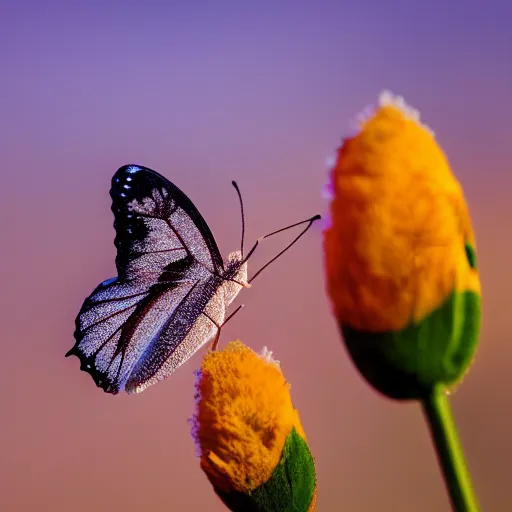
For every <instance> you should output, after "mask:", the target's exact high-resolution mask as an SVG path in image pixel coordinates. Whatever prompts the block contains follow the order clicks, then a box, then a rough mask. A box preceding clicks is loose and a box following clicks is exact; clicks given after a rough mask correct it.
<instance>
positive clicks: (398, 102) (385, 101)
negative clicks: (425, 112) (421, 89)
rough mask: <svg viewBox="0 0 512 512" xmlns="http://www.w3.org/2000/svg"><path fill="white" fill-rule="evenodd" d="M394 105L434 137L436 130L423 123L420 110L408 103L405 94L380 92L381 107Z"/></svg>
mask: <svg viewBox="0 0 512 512" xmlns="http://www.w3.org/2000/svg"><path fill="white" fill-rule="evenodd" d="M387 106H392V107H395V108H397V109H398V110H400V111H401V112H402V113H403V114H404V116H405V117H407V118H408V119H410V120H411V121H414V122H416V123H418V124H419V125H421V126H422V127H423V128H425V130H427V131H428V132H429V133H430V134H431V135H432V136H433V137H434V136H435V133H434V131H433V130H432V129H431V128H430V127H429V126H427V125H426V124H424V123H422V122H421V120H420V112H419V110H417V109H415V108H413V107H411V106H410V105H408V104H407V103H406V102H405V100H404V97H403V96H399V95H397V94H393V93H392V92H391V91H388V90H384V91H382V92H381V93H380V94H379V107H387Z"/></svg>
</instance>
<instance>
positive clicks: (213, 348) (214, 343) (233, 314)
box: [203, 304, 244, 352]
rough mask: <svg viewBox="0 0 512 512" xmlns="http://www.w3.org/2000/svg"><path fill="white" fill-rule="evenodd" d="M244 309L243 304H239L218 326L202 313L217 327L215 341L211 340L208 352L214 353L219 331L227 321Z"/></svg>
mask: <svg viewBox="0 0 512 512" xmlns="http://www.w3.org/2000/svg"><path fill="white" fill-rule="evenodd" d="M243 307H244V304H240V306H238V307H237V308H236V309H235V311H233V313H231V314H230V315H229V316H228V317H227V318H226V319H225V320H224V322H223V323H222V325H219V324H218V323H217V322H215V321H214V320H213V318H211V317H210V316H208V315H207V314H206V313H204V312H203V315H204V316H205V317H206V318H208V319H209V320H210V321H211V322H212V323H213V324H214V325H215V326H216V327H217V334H216V335H215V339H214V340H213V343H212V346H211V348H210V350H211V351H212V352H214V351H215V350H217V345H218V344H219V338H220V331H221V329H222V328H223V327H224V326H225V325H226V324H227V323H228V320H231V319H232V318H233V317H234V316H235V315H236V314H237V313H238V312H239V311H240V310H241V309H242V308H243Z"/></svg>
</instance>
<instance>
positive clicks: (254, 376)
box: [192, 341, 316, 512]
mask: <svg viewBox="0 0 512 512" xmlns="http://www.w3.org/2000/svg"><path fill="white" fill-rule="evenodd" d="M196 389H197V394H196V400H197V411H196V414H195V416H194V418H193V419H192V424H193V429H192V430H193V435H194V437H195V439H196V444H197V446H198V449H199V452H200V457H201V468H202V469H203V471H204V472H205V473H206V475H207V477H208V479H209V480H210V482H211V483H212V485H213V487H214V489H215V491H216V492H217V494H218V495H219V496H220V497H221V499H222V500H223V501H224V503H225V504H226V505H228V506H229V508H230V509H231V510H255V511H277V510H282V511H286V510H290V511H291V510H296V511H300V510H304V512H306V511H308V510H313V508H310V507H314V503H313V502H314V499H313V498H314V494H315V491H316V477H315V469H314V462H313V458H312V456H311V453H310V452H309V449H308V446H307V443H306V436H305V434H304V430H303V428H302V425H301V423H300V419H299V415H298V411H297V410H296V409H294V407H293V404H292V400H291V397H290V386H289V384H288V383H287V382H286V379H285V378H284V376H283V373H282V371H281V368H280V366H279V362H277V361H275V360H274V359H272V355H271V352H268V350H266V349H265V350H264V352H263V353H262V355H258V354H256V353H255V352H253V351H252V350H251V349H250V348H248V347H247V346H245V345H243V344H242V343H241V342H240V341H235V342H231V343H229V344H228V345H227V347H226V348H225V349H224V350H220V351H215V352H210V353H208V354H207V355H206V356H205V358H204V359H203V362H202V365H201V370H200V371H199V372H198V374H197V382H196ZM294 507H295V508H294Z"/></svg>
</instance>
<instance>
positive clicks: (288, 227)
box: [244, 215, 321, 283]
mask: <svg viewBox="0 0 512 512" xmlns="http://www.w3.org/2000/svg"><path fill="white" fill-rule="evenodd" d="M319 219H321V216H320V215H315V216H314V217H311V218H310V219H306V220H303V221H301V222H297V223H295V224H292V225H291V226H286V227H285V228H281V229H278V230H277V231H273V232H272V233H269V234H268V235H265V236H262V237H261V238H258V240H257V241H256V243H255V244H254V245H253V247H252V249H251V250H250V251H249V254H247V256H246V258H245V260H244V262H245V261H247V260H248V259H249V257H250V256H251V255H252V253H253V252H254V251H255V249H256V247H258V245H259V243H260V242H261V241H262V240H263V239H265V238H268V237H269V236H272V235H277V233H281V232H282V231H286V230H287V229H290V228H294V227H295V226H300V225H301V224H306V223H307V224H308V225H307V226H306V228H305V229H303V230H302V231H301V232H300V233H299V234H298V235H297V236H296V237H295V238H294V239H293V240H292V241H291V242H290V243H289V244H288V245H287V246H286V247H285V248H284V249H283V250H282V251H281V252H279V253H278V254H277V255H276V256H274V257H273V258H272V259H271V260H270V261H269V262H267V263H265V265H263V267H261V268H260V269H259V270H258V271H257V272H256V274H254V275H253V276H252V277H251V279H249V281H248V282H249V283H251V282H252V281H254V280H255V279H256V277H258V275H259V274H261V272H263V270H265V269H266V268H267V267H268V266H269V265H270V264H271V263H273V262H274V261H276V260H277V258H279V256H281V255H283V254H284V253H285V252H286V251H287V250H288V249H289V248H290V247H292V245H294V244H295V243H296V242H297V241H298V240H299V239H300V238H301V237H302V236H303V235H304V234H305V233H306V232H307V231H308V229H309V228H310V227H311V226H312V225H313V222H315V221H317V220H319Z"/></svg>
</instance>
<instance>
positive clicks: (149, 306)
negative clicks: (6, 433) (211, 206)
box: [66, 166, 223, 394]
mask: <svg viewBox="0 0 512 512" xmlns="http://www.w3.org/2000/svg"><path fill="white" fill-rule="evenodd" d="M110 194H111V196H112V211H113V212H114V218H115V221H114V227H115V229H116V238H115V245H116V247H117V257H116V266H117V270H118V277H117V278H113V279H109V280H107V281H105V282H103V283H101V284H100V285H99V286H98V287H97V288H96V289H95V290H94V291H93V292H92V294H91V295H90V296H89V297H88V298H87V299H86V300H85V302H84V304H83V306H82V308H81V310H80V312H79V314H78V317H77V319H76V330H75V340H76V342H75V345H74V347H73V348H72V349H71V350H70V351H69V352H68V354H66V355H76V356H78V357H79V358H80V361H81V369H82V370H84V371H86V372H88V373H90V374H91V375H92V377H93V379H94V381H95V382H96V384H97V385H98V386H100V387H101V388H103V389H104V390H105V391H107V392H109V393H113V394H116V393H118V392H119V391H121V390H123V389H124V385H125V383H126V381H127V380H128V378H129V377H130V373H131V372H132V370H133V368H134V367H135V365H137V363H139V364H140V361H141V359H144V358H146V357H148V355H149V351H148V347H150V346H151V344H152V343H153V342H154V341H155V340H157V339H158V338H159V337H160V335H161V333H162V331H164V330H165V329H166V327H168V325H169V319H170V318H172V317H173V312H174V311H176V310H179V309H180V305H182V303H184V301H186V298H187V297H190V294H191V291H192V290H196V289H197V288H198V287H199V289H200V288H201V287H202V286H204V283H205V282H206V281H208V280H211V278H212V276H213V275H218V273H220V272H222V269H223V265H222V258H221V256H220V253H219V250H218V248H217V244H216V243H215V240H214V238H213V235H212V233H211V231H210V229H209V228H208V226H207V225H206V222H205V221H204V220H203V218H202V217H201V215H200V214H199V212H198V211H197V209H196V208H195V206H194V205H193V204H192V202H191V201H190V200H189V199H188V198H187V197H186V196H185V194H184V193H183V192H181V191H180V190H179V189H178V188H177V187H176V186H175V185H173V184H172V183H170V182H169V181H168V180H166V179H165V178H164V177H162V176H160V175H159V174H158V173H156V172H154V171H152V170H150V169H146V168H143V167H139V166H124V167H121V168H120V169H119V170H118V171H117V172H116V174H115V175H114V177H113V178H112V189H111V191H110ZM212 293H213V291H212Z"/></svg>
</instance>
